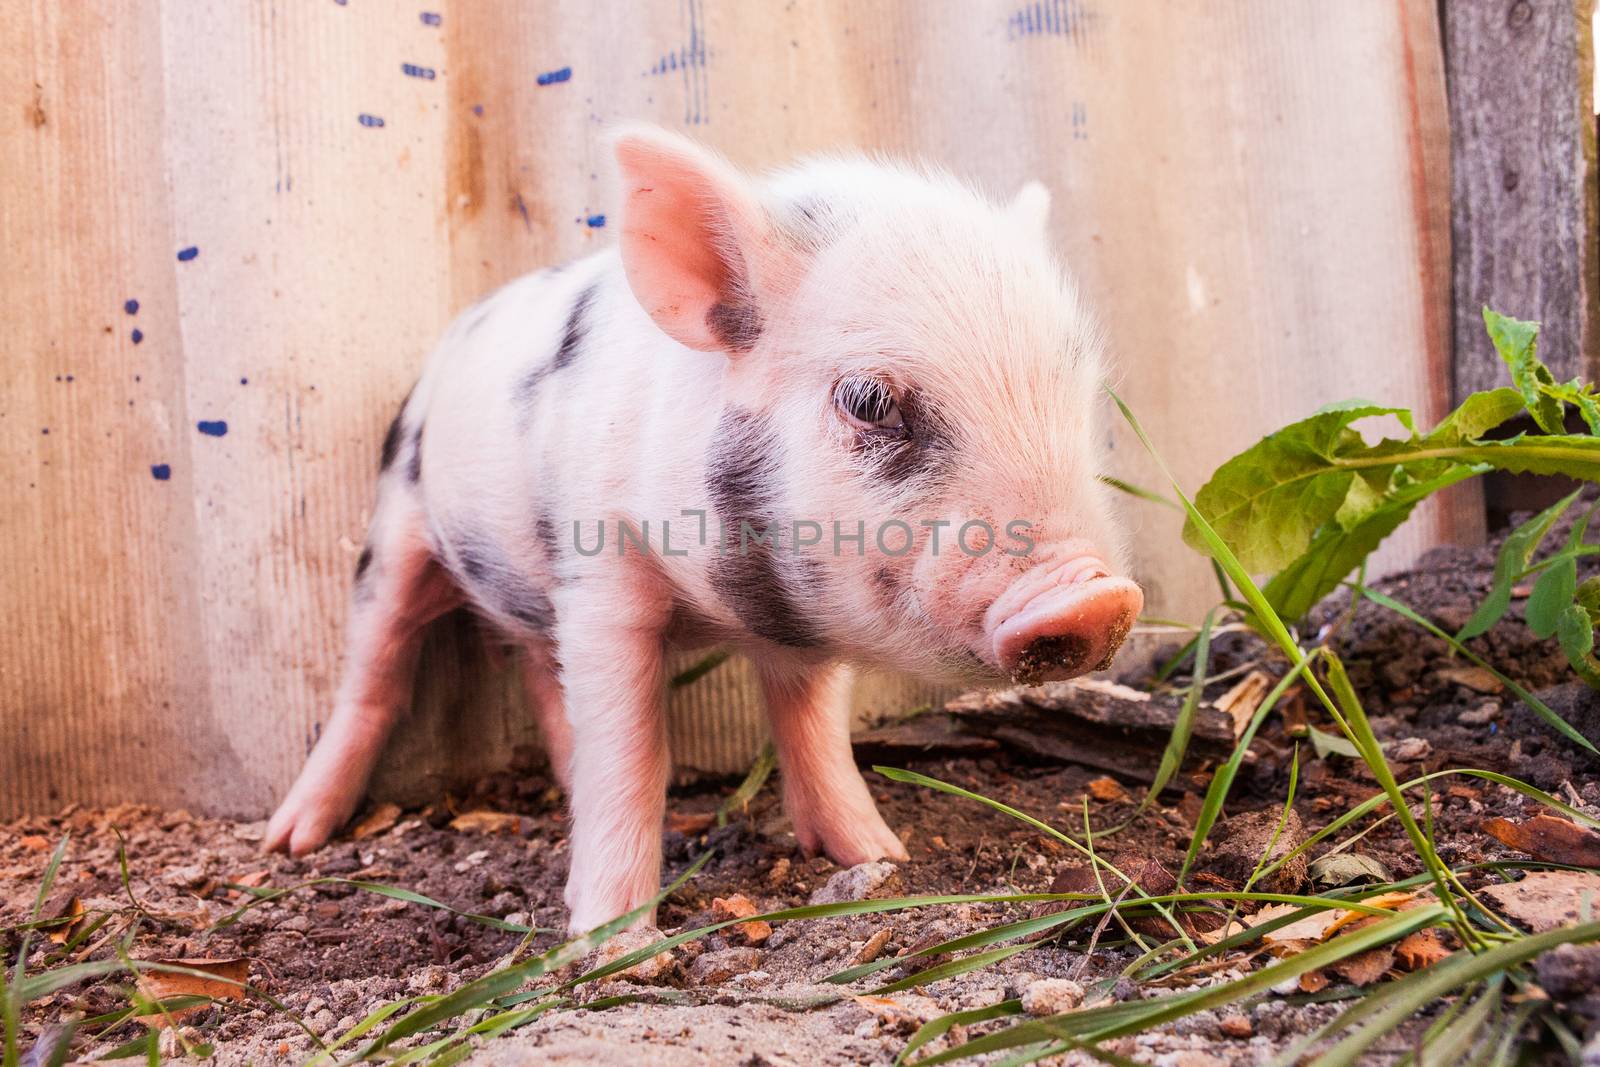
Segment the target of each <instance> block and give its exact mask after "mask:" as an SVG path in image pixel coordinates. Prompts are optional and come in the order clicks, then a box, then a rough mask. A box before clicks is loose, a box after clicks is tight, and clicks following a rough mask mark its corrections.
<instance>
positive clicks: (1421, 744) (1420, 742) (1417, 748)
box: [1388, 737, 1433, 763]
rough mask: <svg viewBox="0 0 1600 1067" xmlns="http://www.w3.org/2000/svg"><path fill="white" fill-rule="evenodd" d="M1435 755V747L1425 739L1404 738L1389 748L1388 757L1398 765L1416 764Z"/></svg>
mask: <svg viewBox="0 0 1600 1067" xmlns="http://www.w3.org/2000/svg"><path fill="white" fill-rule="evenodd" d="M1432 754H1433V745H1431V744H1429V743H1428V739H1427V738H1425V737H1402V738H1401V739H1400V740H1398V741H1395V742H1393V743H1391V744H1390V745H1389V746H1388V756H1389V758H1390V759H1392V760H1394V761H1396V762H1398V763H1415V762H1417V761H1418V760H1425V759H1427V758H1428V757H1429V756H1430V755H1432Z"/></svg>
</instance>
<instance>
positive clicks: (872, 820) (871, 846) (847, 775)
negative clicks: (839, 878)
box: [760, 663, 909, 866]
mask: <svg viewBox="0 0 1600 1067" xmlns="http://www.w3.org/2000/svg"><path fill="white" fill-rule="evenodd" d="M760 673H761V689H762V693H763V694H764V695H765V697H766V701H767V714H768V716H769V717H770V719H771V721H772V737H773V743H774V744H775V745H776V747H777V749H778V762H779V765H780V766H781V768H782V771H783V803H784V808H785V809H786V810H787V811H788V812H789V818H790V819H791V820H793V822H794V833H795V837H796V838H797V839H798V840H799V842H800V847H801V848H803V849H804V850H805V851H806V852H808V853H814V852H816V851H818V849H821V850H822V851H823V852H826V853H827V854H828V857H829V858H830V859H832V860H833V861H834V862H835V863H840V864H844V865H845V866H854V865H855V864H857V863H867V862H869V861H871V860H880V859H884V858H885V857H887V858H889V859H896V860H904V859H907V858H909V857H908V856H907V855H906V849H905V845H903V844H901V842H900V838H898V837H896V836H895V833H894V831H893V830H891V829H889V827H888V826H887V825H886V824H885V823H884V821H883V816H881V815H879V814H878V808H877V805H876V804H874V803H873V802H872V795H871V794H870V793H868V792H867V783H866V782H864V781H862V779H861V772H860V771H859V770H857V769H856V763H855V757H854V756H853V755H852V754H851V751H850V721H849V712H850V706H849V698H850V674H849V671H847V670H846V669H845V668H843V667H840V666H837V665H828V666H793V665H785V664H774V663H768V664H765V665H763V666H762V667H761V669H760Z"/></svg>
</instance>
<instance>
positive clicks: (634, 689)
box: [556, 578, 668, 933]
mask: <svg viewBox="0 0 1600 1067" xmlns="http://www.w3.org/2000/svg"><path fill="white" fill-rule="evenodd" d="M598 584H599V579H598V578H596V579H595V580H594V581H593V582H591V583H590V584H589V585H588V586H587V587H586V588H585V590H584V594H585V595H584V597H583V598H582V599H581V600H580V599H578V598H576V597H568V598H566V599H565V601H564V602H563V603H559V604H558V606H557V609H556V613H557V618H558V619H559V620H560V623H559V624H558V632H559V637H560V649H559V652H558V653H557V655H558V656H559V658H560V662H561V687H562V689H563V691H564V693H565V697H566V701H567V706H568V707H569V708H570V709H571V711H570V715H569V716H568V718H569V720H570V722H571V724H572V753H571V756H570V762H569V767H570V776H571V786H570V788H571V803H572V866H571V870H570V871H569V872H568V875H567V892H566V900H567V907H568V908H570V909H571V920H570V926H571V929H572V931H573V932H574V933H580V932H585V931H588V930H591V929H593V928H594V927H596V926H599V925H600V924H601V923H603V922H607V921H609V920H611V919H614V918H616V917H617V916H618V915H622V914H623V913H625V912H628V911H632V910H633V909H634V908H636V907H638V906H639V905H640V904H643V903H645V902H646V901H648V900H649V899H650V898H651V897H653V896H655V895H656V893H657V892H658V891H659V889H660V885H661V822H662V818H663V816H664V815H665V811H666V793H667V772H668V757H667V734H666V716H665V710H666V709H665V706H664V704H665V692H664V690H665V676H664V674H663V661H662V635H661V630H660V626H659V624H658V623H657V621H656V620H653V619H647V618H642V617H641V613H640V612H638V611H637V610H633V611H630V608H634V607H636V606H637V605H640V604H641V603H648V602H650V601H651V600H653V599H654V598H652V597H650V596H649V593H648V592H647V591H644V590H640V589H637V588H633V587H628V588H615V587H614V588H606V589H601V588H596V586H597V585H598ZM654 922H655V916H654V914H651V915H647V916H644V917H643V918H642V919H641V920H640V921H639V923H637V924H636V925H653V924H654Z"/></svg>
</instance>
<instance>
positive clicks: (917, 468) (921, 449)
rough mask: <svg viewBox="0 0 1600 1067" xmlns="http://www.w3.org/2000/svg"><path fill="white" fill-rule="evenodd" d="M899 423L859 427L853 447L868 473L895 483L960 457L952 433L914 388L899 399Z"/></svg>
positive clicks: (947, 465) (933, 473)
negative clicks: (883, 427) (883, 426)
mask: <svg viewBox="0 0 1600 1067" xmlns="http://www.w3.org/2000/svg"><path fill="white" fill-rule="evenodd" d="M899 404H900V418H901V423H902V425H900V426H898V427H895V428H893V429H892V430H890V429H884V430H880V429H877V428H873V429H868V430H862V431H860V432H859V433H857V434H856V437H855V442H854V445H853V447H852V451H853V452H854V454H855V456H856V458H857V460H858V461H859V462H860V463H861V464H862V466H863V467H864V468H865V470H866V471H867V473H868V474H870V475H871V476H872V477H874V478H878V479H880V480H882V481H886V482H892V483H895V484H900V483H905V482H910V481H912V480H914V479H919V478H924V477H929V476H938V475H939V474H942V473H944V472H945V471H948V470H949V469H950V468H951V467H952V466H953V465H954V464H955V463H957V462H958V461H959V459H960V455H959V451H958V447H957V440H956V435H955V432H954V431H953V430H952V429H951V428H950V425H949V424H948V423H947V422H946V421H945V420H944V418H943V417H942V416H941V415H940V414H939V412H938V411H937V410H935V409H934V408H933V406H932V405H930V404H929V403H928V402H927V399H926V398H925V397H924V396H923V395H922V394H921V393H920V392H918V391H917V390H914V389H909V390H906V391H905V392H904V393H903V394H902V395H901V396H900V398H899Z"/></svg>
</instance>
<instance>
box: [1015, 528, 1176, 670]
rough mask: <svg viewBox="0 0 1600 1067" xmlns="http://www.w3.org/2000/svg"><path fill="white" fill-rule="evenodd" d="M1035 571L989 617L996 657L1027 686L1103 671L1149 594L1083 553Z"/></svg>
mask: <svg viewBox="0 0 1600 1067" xmlns="http://www.w3.org/2000/svg"><path fill="white" fill-rule="evenodd" d="M1039 570H1041V571H1043V572H1044V573H1035V572H1034V571H1029V572H1028V573H1026V574H1024V575H1022V576H1021V577H1020V578H1018V579H1017V580H1016V581H1015V582H1014V583H1012V585H1011V587H1010V588H1009V589H1007V590H1006V591H1005V593H1003V594H1001V596H1000V598H999V599H997V600H996V601H995V602H994V604H993V605H992V606H991V607H990V609H989V611H988V612H987V613H986V615H985V624H986V625H985V631H986V633H987V634H988V636H989V641H990V643H991V647H992V649H993V655H994V659H995V662H997V663H998V664H999V666H1000V669H1001V670H1003V671H1005V672H1006V673H1007V674H1009V675H1010V676H1011V679H1012V681H1014V682H1018V683H1020V684H1023V685H1032V684H1035V683H1038V682H1046V681H1054V680H1058V679H1063V678H1076V677H1077V676H1078V675H1080V674H1087V673H1089V672H1090V671H1096V670H1104V669H1105V668H1107V667H1109V666H1110V665H1111V660H1112V658H1113V657H1115V656H1116V654H1117V649H1119V648H1121V647H1122V642H1123V640H1124V639H1125V638H1126V637H1127V636H1128V632H1129V631H1130V630H1132V629H1133V623H1134V620H1135V619H1137V618H1138V617H1139V612H1140V611H1141V610H1142V609H1143V607H1144V594H1143V593H1142V592H1140V590H1139V587H1138V586H1137V585H1135V584H1134V583H1133V582H1131V581H1129V580H1128V579H1126V578H1116V577H1112V576H1111V575H1110V574H1109V573H1108V571H1107V568H1106V566H1105V564H1104V563H1102V562H1101V561H1099V560H1098V559H1093V558H1078V559H1074V560H1070V561H1068V562H1067V563H1066V564H1064V565H1062V566H1059V567H1050V568H1039Z"/></svg>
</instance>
